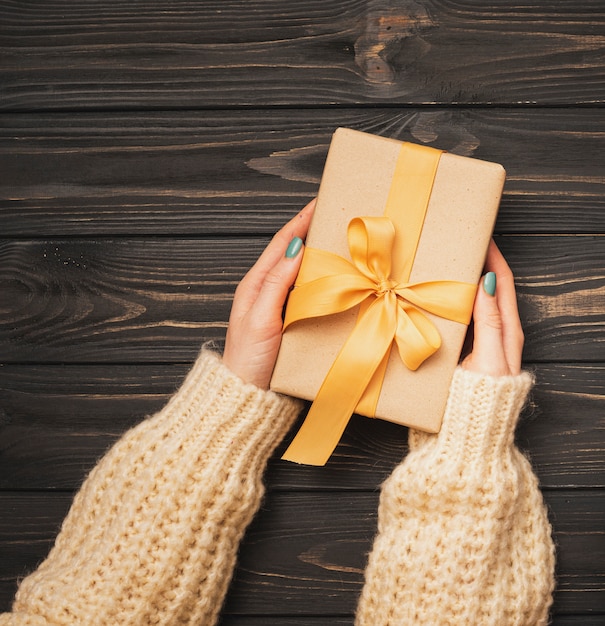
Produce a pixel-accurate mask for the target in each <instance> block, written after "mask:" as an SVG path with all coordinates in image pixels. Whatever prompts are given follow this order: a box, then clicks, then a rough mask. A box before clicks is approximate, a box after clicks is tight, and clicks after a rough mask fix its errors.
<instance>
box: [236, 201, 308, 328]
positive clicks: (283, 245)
mask: <svg viewBox="0 0 605 626" xmlns="http://www.w3.org/2000/svg"><path fill="white" fill-rule="evenodd" d="M315 203H316V201H315V199H314V200H312V201H311V202H309V203H308V204H307V205H306V206H305V207H304V208H303V209H302V211H300V212H299V213H298V214H297V215H295V216H294V217H293V218H292V219H291V220H290V221H289V222H288V223H287V224H286V225H285V226H283V227H282V228H281V229H280V230H279V231H278V232H277V233H276V234H275V235H274V236H273V238H272V239H271V241H270V242H269V244H268V246H267V247H266V248H265V250H264V251H263V253H262V254H261V255H260V257H259V258H258V260H257V261H256V263H255V264H254V265H253V266H252V268H251V269H250V270H249V271H248V273H247V274H246V275H245V276H244V278H243V279H242V281H241V282H240V284H239V285H238V287H237V290H236V295H237V297H236V298H235V299H234V303H233V311H232V314H233V315H236V316H237V315H238V314H239V312H240V311H244V312H245V311H247V310H248V309H249V308H250V307H251V306H252V304H253V303H254V301H255V300H256V298H257V296H258V293H259V291H260V289H261V287H262V285H263V283H264V281H265V277H266V275H267V273H268V272H269V271H271V269H272V268H273V267H274V266H275V265H276V264H277V263H279V261H280V260H281V259H282V258H283V257H284V255H285V251H286V249H287V247H288V246H289V245H290V242H291V241H292V240H293V239H294V238H295V237H300V238H301V239H304V238H305V237H306V235H307V231H308V229H309V224H310V222H311V218H312V217H313V211H314V209H315Z"/></svg>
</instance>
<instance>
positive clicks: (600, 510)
mask: <svg viewBox="0 0 605 626" xmlns="http://www.w3.org/2000/svg"><path fill="white" fill-rule="evenodd" d="M545 498H546V500H547V503H548V505H549V507H550V509H551V512H552V519H553V524H554V529H555V540H556V542H557V545H558V555H559V556H558V573H557V581H558V588H557V592H556V599H555V613H557V614H576V613H605V590H604V586H605V580H604V576H603V571H602V563H603V558H604V557H605V549H604V548H605V547H604V545H603V540H602V531H603V527H604V524H605V494H604V493H603V492H600V491H578V490H576V491H554V492H553V491H547V492H546V493H545ZM70 499H71V496H70V495H69V494H52V495H51V494H46V495H44V494H36V493H0V504H1V506H0V512H2V515H1V517H0V551H1V553H2V554H3V558H2V559H1V560H0V608H3V607H8V605H9V602H10V598H11V597H12V594H13V593H14V581H15V579H16V577H18V576H21V575H23V574H24V572H25V571H26V570H28V569H30V568H33V567H35V564H36V563H37V562H38V561H39V560H40V559H42V558H43V557H44V555H45V554H46V552H47V550H48V547H49V544H50V542H51V541H52V537H53V536H54V533H55V532H56V528H57V527H58V524H59V523H60V521H61V518H62V516H63V515H64V512H65V511H66V510H67V507H68V506H69V501H70ZM377 500H378V494H377V493H366V492H358V493H349V494H347V493H338V492H328V493H278V492H273V493H270V494H269V496H268V498H267V500H266V501H265V503H264V504H263V507H262V509H261V511H260V512H259V514H258V516H257V518H256V520H255V521H254V522H253V524H252V526H251V527H250V529H249V532H248V534H247V536H246V539H245V541H244V544H243V546H242V550H241V554H240V560H239V567H238V570H237V574H236V577H235V580H234V583H233V584H232V587H231V590H230V593H229V597H228V600H227V604H226V614H236V615H242V616H246V615H248V616H252V615H257V616H259V615H274V616H278V615H299V616H303V615H305V616H306V615H310V616H319V615H332V614H334V615H350V614H352V613H353V612H354V610H355V605H356V602H357V597H358V594H359V592H360V590H361V586H362V581H363V568H364V566H365V554H366V553H367V551H368V550H369V549H370V547H371V541H372V537H373V535H374V533H375V525H376V507H377ZM344 511H346V514H343V512H344ZM310 598H313V601H312V602H310V601H309V600H310Z"/></svg>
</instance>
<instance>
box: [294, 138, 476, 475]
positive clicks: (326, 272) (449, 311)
mask: <svg viewBox="0 0 605 626" xmlns="http://www.w3.org/2000/svg"><path fill="white" fill-rule="evenodd" d="M440 156H441V151H438V150H434V149H432V148H426V147H423V146H417V145H415V144H409V143H404V144H403V146H402V149H401V152H400V155H399V159H398V162H397V165H396V167H395V175H394V178H393V182H392V185H391V189H390V192H389V197H388V199H387V206H386V210H385V215H384V216H382V217H358V218H354V219H353V220H351V222H350V223H349V227H348V232H347V236H348V242H349V251H350V254H351V259H352V262H351V261H349V260H347V259H345V258H344V257H341V256H339V255H336V254H333V253H331V252H327V251H324V250H318V249H316V248H311V247H307V248H306V249H305V252H304V257H303V261H302V265H301V268H300V271H299V274H298V278H297V282H296V287H295V289H294V290H293V291H292V293H291V294H290V298H289V300H288V305H287V308H286V317H285V321H284V329H285V328H287V327H288V326H289V325H290V324H292V323H294V322H296V321H298V320H301V319H307V318H313V317H320V316H324V315H333V314H335V313H340V312H343V311H346V310H349V309H351V308H352V307H355V306H357V305H359V306H360V309H359V315H358V318H357V322H356V324H355V327H354V329H353V331H352V332H351V334H350V335H349V337H348V338H347V340H346V342H345V344H344V345H343V347H342V349H341V351H340V352H339V354H338V356H337V357H336V360H335V361H334V363H333V364H332V367H331V368H330V370H329V372H328V374H327V376H326V378H325V379H324V382H323V384H322V386H321V388H320V389H319V391H318V393H317V395H316V397H315V400H314V402H313V404H312V406H311V408H310V410H309V413H308V414H307V417H306V419H305V421H304V423H303V425H302V426H301V428H300V430H299V431H298V433H297V435H296V437H295V438H294V440H293V441H292V443H291V444H290V446H289V447H288V449H287V450H286V452H285V454H284V456H283V457H282V458H284V459H286V460H289V461H294V462H297V463H305V464H308V465H325V463H326V462H327V460H328V459H329V458H330V455H331V454H332V452H333V451H334V448H335V447H336V445H337V444H338V441H339V440H340V438H341V436H342V433H343V432H344V430H345V428H346V425H347V423H348V421H349V419H350V417H351V415H352V414H353V413H354V412H355V411H358V412H360V413H363V414H365V415H368V416H373V415H374V414H375V409H376V404H377V402H378V398H379V396H380V390H381V386H382V380H383V378H384V373H385V371H386V367H387V363H388V358H389V355H390V352H391V348H392V345H393V343H395V344H396V345H397V348H398V351H399V356H400V357H401V359H402V361H403V362H404V363H405V365H406V366H407V367H408V368H409V369H411V370H416V369H417V368H418V367H419V366H420V365H421V364H422V362H423V361H425V360H426V359H427V358H428V357H429V356H431V355H432V354H434V353H435V352H436V351H437V350H438V349H439V347H440V346H441V337H440V335H439V332H438V330H437V328H436V327H435V325H434V324H433V322H432V321H431V320H430V319H429V318H428V317H427V316H426V315H425V314H424V313H423V312H422V311H426V312H429V313H432V314H434V315H437V316H439V317H442V318H446V319H449V320H453V321H455V322H459V323H461V324H468V323H469V321H470V317H471V312H472V308H473V302H474V298H475V293H476V285H473V284H469V283H463V282H457V281H442V280H437V281H429V282H421V283H410V282H408V281H409V277H410V273H411V270H412V266H413V263H414V257H415V255H416V249H417V247H418V241H419V238H420V233H421V231H422V226H423V223H424V216H425V214H426V210H427V206H428V201H429V198H430V194H431V190H432V186H433V181H434V178H435V174H436V171H437V167H438V164H439V158H440ZM393 277H397V278H393Z"/></svg>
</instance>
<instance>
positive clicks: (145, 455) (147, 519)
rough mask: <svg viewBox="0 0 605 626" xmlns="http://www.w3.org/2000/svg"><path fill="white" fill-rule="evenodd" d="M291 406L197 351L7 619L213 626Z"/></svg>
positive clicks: (113, 460) (75, 509) (110, 465)
mask: <svg viewBox="0 0 605 626" xmlns="http://www.w3.org/2000/svg"><path fill="white" fill-rule="evenodd" d="M298 410H299V404H298V403H296V402H295V401H293V400H290V399H287V398H284V397H282V396H278V395H276V394H273V393H270V392H265V391H261V390H259V389H257V388H256V387H254V386H252V385H245V384H243V383H242V382H241V381H240V380H239V379H238V378H236V377H235V376H233V375H232V374H231V373H230V372H229V371H228V370H227V368H225V367H224V366H223V365H222V364H221V363H220V361H219V359H218V357H217V356H216V355H214V354H212V353H209V352H203V353H202V355H201V356H200V357H199V359H198V361H197V362H196V364H195V365H194V367H193V369H192V371H191V372H190V373H189V375H188V377H187V379H186V381H185V382H184V384H183V386H182V387H181V389H180V390H179V392H178V393H177V394H176V395H175V396H174V397H173V398H172V399H171V400H170V402H169V403H168V405H167V406H166V407H165V408H164V409H163V410H162V411H161V412H160V413H159V414H158V415H156V416H154V417H152V418H149V419H148V420H146V421H144V422H142V423H141V424H139V425H138V426H137V427H135V428H134V429H133V430H131V431H130V432H129V433H127V434H126V435H125V436H124V437H123V438H122V439H121V440H120V441H119V442H118V443H117V444H116V445H115V446H114V448H112V450H110V452H109V453H108V454H107V455H106V457H105V458H104V459H103V460H102V461H101V462H100V463H99V465H98V466H97V467H96V468H95V469H94V470H93V471H92V472H91V474H90V476H89V477H88V479H87V480H86V482H85V484H84V485H83V487H82V489H81V491H80V492H79V493H78V495H77V496H76V498H75V500H74V504H73V506H72V509H71V510H70V513H69V514H68V516H67V518H66V520H65V522H64V524H63V528H62V530H61V533H60V535H59V537H58V538H57V541H56V544H55V547H54V548H53V550H52V551H51V553H50V555H49V557H48V559H47V560H46V561H45V562H44V563H43V564H42V565H41V566H40V568H39V569H38V570H37V571H36V572H35V573H34V574H32V575H31V576H30V577H28V578H27V579H25V580H24V581H23V583H22V585H21V587H20V590H19V593H18V595H17V599H16V601H15V604H14V608H13V611H14V612H13V615H12V617H9V616H5V619H15V620H16V619H18V616H19V614H22V615H23V619H24V621H23V622H16V621H15V622H14V623H24V624H26V623H28V621H25V620H26V619H33V616H41V617H43V618H44V619H45V620H46V622H47V623H48V624H49V625H53V626H54V625H62V624H70V625H73V624H86V625H88V624H91V623H105V624H109V623H111V624H116V625H120V626H126V625H129V624H142V623H154V624H156V623H157V624H176V623H179V624H181V623H182V624H189V623H191V624H200V623H203V624H212V623H214V622H215V620H216V617H217V615H218V612H219V610H220V607H221V605H222V602H223V598H224V595H225V593H226V590H227V587H228V584H229V581H230V578H231V575H232V570H233V567H234V564H235V558H236V553H237V549H238V545H239V542H240V540H241V537H242V536H243V533H244V531H245V528H246V526H247V525H248V523H249V522H250V520H251V518H252V516H253V515H254V513H255V512H256V510H257V508H258V506H259V503H260V500H261V498H262V494H263V487H262V482H261V476H262V472H263V470H264V468H265V465H266V462H267V460H268V458H269V456H270V454H271V452H272V451H273V449H274V448H275V446H276V445H277V443H278V442H279V441H280V440H281V438H282V437H283V435H284V434H285V433H286V431H287V429H288V428H289V427H290V425H291V423H292V422H293V420H294V419H295V417H296V415H297V413H298ZM26 616H29V617H27V618H26ZM0 623H2V618H0ZM8 623H11V622H8ZM42 623H44V622H42Z"/></svg>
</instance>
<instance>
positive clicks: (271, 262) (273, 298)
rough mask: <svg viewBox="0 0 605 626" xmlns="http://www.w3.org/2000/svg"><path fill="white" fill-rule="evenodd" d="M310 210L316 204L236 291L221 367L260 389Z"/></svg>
mask: <svg viewBox="0 0 605 626" xmlns="http://www.w3.org/2000/svg"><path fill="white" fill-rule="evenodd" d="M314 209H315V200H313V201H311V202H310V203H309V204H308V205H307V206H306V207H305V208H304V209H303V210H302V211H301V212H300V213H299V214H298V215H296V216H295V217H294V218H293V219H291V220H290V221H289V222H288V223H287V224H286V225H285V226H284V227H283V228H282V229H281V230H280V231H279V232H278V233H276V234H275V236H274V237H273V239H272V240H271V242H270V243H269V245H268V246H267V247H266V248H265V250H264V252H263V253H262V254H261V256H260V257H259V259H258V261H257V262H256V263H255V264H254V266H253V267H252V269H251V270H250V271H249V272H248V273H247V274H246V276H244V278H243V279H242V281H241V282H240V284H239V285H238V287H237V289H236V290H235V297H234V299H233V306H232V307H231V315H230V317H229V327H228V329H227V339H226V341H225V351H224V354H223V363H224V364H225V365H226V366H227V367H228V368H229V369H230V370H231V371H232V372H233V373H234V374H236V375H237V376H239V377H240V378H241V379H242V380H244V381H245V382H247V383H252V384H254V385H256V386H257V387H260V388H261V389H268V387H269V381H270V380H271V374H272V373H273V367H274V365H275V360H276V358H277V351H278V349H279V344H280V342H281V333H282V325H283V321H282V311H283V307H284V303H285V301H286V297H287V296H288V292H289V290H290V287H291V286H292V285H293V283H294V280H295V278H296V275H297V273H298V269H299V267H300V263H301V260H302V248H303V246H302V241H301V240H302V239H304V237H305V236H306V234H307V230H308V228H309V223H310V221H311V217H312V215H313V210H314ZM286 252H288V255H286Z"/></svg>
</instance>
